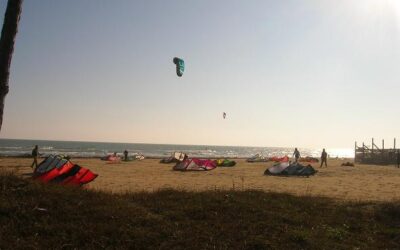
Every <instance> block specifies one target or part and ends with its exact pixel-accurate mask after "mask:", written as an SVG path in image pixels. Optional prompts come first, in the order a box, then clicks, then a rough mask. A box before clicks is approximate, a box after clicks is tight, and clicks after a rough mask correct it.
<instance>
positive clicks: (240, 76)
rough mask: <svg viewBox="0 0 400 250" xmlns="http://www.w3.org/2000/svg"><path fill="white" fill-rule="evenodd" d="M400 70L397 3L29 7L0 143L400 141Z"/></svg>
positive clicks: (78, 2)
mask: <svg viewBox="0 0 400 250" xmlns="http://www.w3.org/2000/svg"><path fill="white" fill-rule="evenodd" d="M5 6H6V0H1V4H0V7H1V12H2V13H4V11H5ZM174 56H178V57H182V58H183V59H184V60H185V63H186V71H185V74H184V76H183V77H182V78H179V77H177V76H176V74H175V66H174V64H173V63H172V59H173V57H174ZM399 66H400V0H398V1H397V0H335V1H331V0H326V1H324V0H315V1H312V0H308V1H306V0H304V1H297V0H293V1H289V0H286V1H281V0H279V1H278V0H276V1H267V0H260V1H256V0H241V1H233V0H224V1H223V0H201V1H200V0H197V1H195V0H193V1H188V0H181V1H174V0H168V1H166V0H158V1H155V0H142V1H133V0H118V1H105V0H75V1H72V0H64V1H61V0H40V1H38V0H37V1H29V0H26V1H24V5H23V11H22V18H21V22H20V28H19V33H18V36H17V42H16V48H15V53H14V57H13V61H12V66H11V78H10V93H9V94H8V96H7V98H6V106H5V117H4V123H3V128H2V130H1V133H0V137H2V138H27V139H28V138H31V139H55V140H83V141H115V142H147V143H172V144H213V145H248V146H298V147H352V146H353V145H354V144H353V143H354V140H359V141H362V140H365V141H369V140H370V138H371V137H375V138H377V139H382V138H384V139H387V140H390V141H391V140H392V139H393V137H396V136H399V134H400V133H399V124H400V116H399V106H400V69H399ZM224 111H225V112H226V113H227V118H226V119H225V120H224V119H222V112H224Z"/></svg>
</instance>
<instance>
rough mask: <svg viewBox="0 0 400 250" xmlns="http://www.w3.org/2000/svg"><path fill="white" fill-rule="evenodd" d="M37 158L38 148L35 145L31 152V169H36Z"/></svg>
mask: <svg viewBox="0 0 400 250" xmlns="http://www.w3.org/2000/svg"><path fill="white" fill-rule="evenodd" d="M38 156H39V146H38V145H35V147H34V148H33V150H32V157H33V162H32V165H31V168H33V165H35V168H36V167H37V165H38V164H37V158H38Z"/></svg>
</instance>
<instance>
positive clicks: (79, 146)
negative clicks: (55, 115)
mask: <svg viewBox="0 0 400 250" xmlns="http://www.w3.org/2000/svg"><path fill="white" fill-rule="evenodd" d="M34 145H38V146H39V153H40V154H41V155H42V156H48V155H52V154H62V155H68V156H70V157H80V158H81V157H87V158H90V157H102V156H105V155H108V154H111V153H114V152H117V153H118V154H120V155H122V152H123V151H124V150H128V152H129V154H130V155H135V154H137V155H144V156H145V157H151V158H161V157H167V156H170V155H171V154H172V153H173V152H175V151H179V152H184V153H186V154H187V155H189V157H199V158H219V157H227V158H248V157H251V156H253V155H255V154H261V155H263V156H265V157H271V156H280V157H281V156H285V155H288V156H291V155H292V154H293V150H294V148H293V147H290V148H286V147H243V146H212V145H174V144H145V143H113V142H80V141H45V140H19V139H0V156H3V157H4V156H30V155H31V152H32V149H33V147H34ZM298 149H299V151H300V153H301V156H312V157H319V156H320V155H321V151H322V149H320V148H318V149H316V148H298ZM326 150H327V153H328V155H329V156H330V157H338V158H354V149H352V148H331V149H329V148H328V149H326Z"/></svg>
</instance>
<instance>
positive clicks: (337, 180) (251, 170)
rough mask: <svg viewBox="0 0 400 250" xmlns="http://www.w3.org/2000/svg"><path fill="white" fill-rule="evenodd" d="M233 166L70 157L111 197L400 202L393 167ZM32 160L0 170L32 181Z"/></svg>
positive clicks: (399, 180) (3, 164)
mask: <svg viewBox="0 0 400 250" xmlns="http://www.w3.org/2000/svg"><path fill="white" fill-rule="evenodd" d="M236 161H237V163H238V164H237V165H236V166H235V167H225V168H224V167H218V168H217V169H215V170H212V171H207V172H204V171H200V172H178V171H173V170H172V167H173V164H160V163H159V160H158V159H145V160H143V161H132V162H121V163H118V164H110V163H107V162H105V161H101V160H100V159H95V158H91V159H84V158H76V159H72V162H74V163H76V164H79V165H81V166H83V167H87V168H89V169H91V170H92V171H93V172H95V173H97V174H98V175H99V177H98V178H97V179H96V180H95V181H94V182H92V183H90V184H88V185H86V188H89V189H94V190H102V191H106V192H112V193H123V192H131V191H132V192H137V191H149V192H152V191H156V190H159V189H163V188H174V189H180V190H192V191H202V190H210V189H211V190H214V189H216V190H226V189H228V190H231V189H235V190H246V189H254V190H263V191H273V192H282V193H290V194H295V195H312V196H326V197H331V198H334V199H339V200H352V201H390V200H400V169H398V168H396V167H395V166H376V165H356V166H355V167H343V166H341V163H343V162H344V161H347V159H344V160H340V159H332V160H329V161H328V164H329V166H328V168H319V165H318V164H312V165H313V166H314V167H315V168H316V169H317V170H318V171H319V172H318V173H317V174H316V175H315V176H312V177H309V178H306V177H276V176H265V175H264V174H263V173H264V171H265V169H266V168H267V167H269V166H271V165H272V164H273V163H272V162H266V163H247V162H246V161H245V160H244V159H239V160H236ZM30 164H31V159H29V158H1V159H0V170H5V171H13V172H15V173H16V174H17V175H20V176H22V177H24V178H29V177H30V173H32V169H31V168H30V167H29V166H30Z"/></svg>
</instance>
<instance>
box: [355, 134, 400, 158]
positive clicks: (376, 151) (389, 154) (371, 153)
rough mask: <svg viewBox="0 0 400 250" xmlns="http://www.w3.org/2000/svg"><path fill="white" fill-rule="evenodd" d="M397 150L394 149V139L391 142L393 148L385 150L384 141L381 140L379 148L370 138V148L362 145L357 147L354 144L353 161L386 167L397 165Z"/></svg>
mask: <svg viewBox="0 0 400 250" xmlns="http://www.w3.org/2000/svg"><path fill="white" fill-rule="evenodd" d="M398 153H399V149H396V138H395V139H394V140H393V148H386V149H385V140H382V146H381V147H380V148H379V147H378V146H377V145H376V144H375V142H374V138H372V143H371V146H367V145H365V144H364V142H363V143H362V146H358V145H357V142H355V144H354V161H355V162H357V163H364V164H379V165H388V164H396V163H397V154H398Z"/></svg>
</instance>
